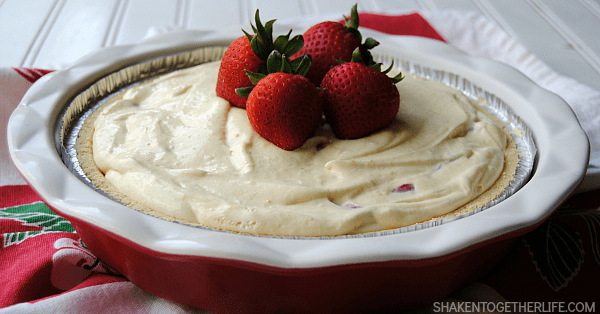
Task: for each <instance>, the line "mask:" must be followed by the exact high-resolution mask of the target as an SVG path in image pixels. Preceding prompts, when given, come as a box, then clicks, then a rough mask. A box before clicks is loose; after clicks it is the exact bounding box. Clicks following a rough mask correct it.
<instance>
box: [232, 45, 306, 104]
mask: <svg viewBox="0 0 600 314" xmlns="http://www.w3.org/2000/svg"><path fill="white" fill-rule="evenodd" d="M311 62H312V59H311V57H310V55H304V56H302V57H301V58H296V59H294V60H293V61H290V60H289V58H288V57H287V56H286V55H285V54H282V53H280V52H279V51H277V50H273V51H272V52H271V54H269V57H268V58H267V63H266V71H264V72H263V71H261V72H257V73H255V72H250V71H246V74H247V75H248V77H249V78H250V81H251V82H252V84H253V85H256V84H258V82H259V81H260V80H261V79H263V78H265V77H266V76H267V75H268V74H271V73H277V72H282V73H288V74H295V75H301V76H305V75H306V72H308V70H309V69H310V65H311ZM253 89H254V86H249V87H243V88H238V89H236V90H235V92H236V93H237V94H238V95H240V96H241V97H246V98H247V97H248V96H249V95H250V92H252V90H253Z"/></svg>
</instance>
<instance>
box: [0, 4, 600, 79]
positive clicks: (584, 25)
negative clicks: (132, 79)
mask: <svg viewBox="0 0 600 314" xmlns="http://www.w3.org/2000/svg"><path fill="white" fill-rule="evenodd" d="M357 2H358V7H359V10H361V11H366V12H382V13H383V12H403V11H415V10H436V9H454V10H467V11H475V12H477V13H479V14H481V15H483V16H485V17H486V18H488V19H489V20H492V21H495V22H496V23H497V24H498V25H500V26H501V27H502V28H503V29H504V30H505V31H506V32H507V33H508V34H510V35H511V36H513V37H514V38H516V39H517V40H518V41H519V42H521V43H522V44H523V45H524V46H525V47H527V48H528V49H529V50H530V51H531V52H532V53H534V54H535V55H537V56H538V57H539V58H540V59H541V60H543V61H544V62H545V63H547V64H548V65H549V66H550V67H551V68H553V69H554V70H555V71H557V72H558V73H560V74H562V75H566V76H569V77H572V78H575V79H576V80H578V81H580V82H582V83H585V84H587V85H589V86H591V87H593V88H595V89H597V90H600V35H599V33H600V0H515V1H506V0H452V1H450V0H358V1H357V0H335V1H319V0H279V1H276V0H218V1H214V0H210V1H207V0H103V1H97V0H0V66H1V67H35V68H45V69H58V68H63V67H65V66H68V65H69V64H70V63H72V62H73V61H75V60H77V59H78V58H80V57H81V56H83V55H85V54H86V53H88V52H90V51H93V50H96V49H98V48H101V47H105V46H111V45H119V44H129V43H135V42H138V41H140V40H142V39H143V38H144V37H145V35H146V34H147V32H148V30H149V28H150V27H157V26H168V27H175V28H181V29H206V30H210V29H219V28H223V27H228V28H229V27H237V26H239V27H240V28H243V27H244V28H247V27H248V25H249V21H250V19H251V18H252V17H253V15H254V11H255V9H256V8H259V9H260V12H261V19H263V20H264V21H266V20H269V19H273V18H277V19H279V20H285V19H286V18H297V17H298V16H301V17H307V18H314V17H319V16H321V15H328V14H331V13H339V14H340V16H341V14H348V11H349V8H350V7H351V6H352V5H353V4H354V3H357Z"/></svg>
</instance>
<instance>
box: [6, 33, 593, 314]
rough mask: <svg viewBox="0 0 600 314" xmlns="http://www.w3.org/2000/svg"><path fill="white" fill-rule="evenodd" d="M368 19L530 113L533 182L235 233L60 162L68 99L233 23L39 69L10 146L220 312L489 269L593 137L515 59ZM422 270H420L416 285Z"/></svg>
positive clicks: (129, 260)
mask: <svg viewBox="0 0 600 314" xmlns="http://www.w3.org/2000/svg"><path fill="white" fill-rule="evenodd" d="M362 32H363V34H364V35H365V36H372V37H376V38H378V39H379V40H380V41H381V42H382V43H383V44H382V45H381V46H380V47H377V48H376V49H375V51H374V53H375V52H379V53H384V54H394V55H401V56H402V58H404V59H406V60H410V61H411V62H414V63H418V64H423V65H427V66H428V67H430V68H433V69H441V70H444V71H448V72H450V73H457V74H460V75H461V76H462V77H464V78H467V79H469V80H470V81H472V82H477V85H478V86H479V87H481V88H482V89H484V90H486V91H489V92H491V93H493V94H494V95H497V96H498V97H500V98H502V99H503V101H504V102H505V103H506V104H508V106H509V107H510V108H511V109H512V111H513V112H514V113H515V114H516V115H517V116H519V117H520V118H521V119H522V120H523V121H524V122H525V123H526V124H527V125H528V126H529V127H530V129H531V131H532V133H533V136H534V139H535V142H536V147H537V156H536V160H535V170H534V173H533V174H532V176H531V178H530V180H529V182H527V183H526V184H525V185H524V186H523V187H522V188H521V189H520V190H519V191H517V192H516V193H514V194H513V195H512V196H510V197H508V198H507V199H506V200H504V201H502V202H501V203H499V204H497V205H495V206H493V207H492V208H489V209H487V210H485V211H482V212H479V213H477V214H475V215H471V216H469V217H466V218H464V219H458V220H455V221H452V222H450V223H446V224H441V225H439V226H436V227H432V228H426V229H422V230H416V231H413V232H406V233H400V234H393V235H386V236H378V237H362V238H332V239H281V238H269V237H258V236H247V235H239V234H234V233H229V232H220V231H213V230H206V229H201V228H195V227H192V226H186V225H183V224H178V223H174V222H169V221H166V220H162V219H159V218H156V217H153V216H150V215H146V214H143V213H140V212H138V211H136V210H133V209H130V208H127V207H125V206H124V205H121V204H118V203H116V202H114V201H113V200H111V199H109V198H106V197H105V196H103V195H101V194H99V193H97V192H96V191H94V190H93V189H91V188H90V187H88V186H87V185H86V184H84V183H83V182H81V181H80V180H79V179H78V178H77V177H76V176H75V175H74V174H73V173H72V172H71V171H70V170H69V169H68V168H67V167H66V166H65V163H64V162H63V160H62V159H61V156H60V155H59V150H58V149H57V147H58V146H60V143H58V144H57V140H58V139H57V138H55V135H54V134H55V133H54V131H53V130H54V129H55V127H56V123H58V122H57V120H58V117H59V116H60V112H61V110H62V109H63V108H64V107H65V106H66V105H67V103H68V102H69V101H70V100H71V99H72V98H73V97H74V96H75V95H76V94H77V93H79V92H80V91H82V90H83V89H85V87H86V86H89V85H90V84H92V83H93V82H95V81H97V80H98V79H100V78H102V77H104V76H106V75H108V74H110V73H112V72H114V71H117V70H119V69H121V68H123V67H125V66H128V65H131V64H134V63H138V62H142V61H147V60H152V59H154V58H156V57H159V56H165V55H169V54H173V53H177V52H181V51H187V50H191V49H194V48H198V47H203V46H207V45H214V44H228V43H229V42H231V41H232V40H234V39H235V38H237V37H238V36H236V35H232V34H222V33H207V32H194V31H186V32H181V33H174V34H168V35H165V36H161V37H157V38H155V39H152V40H149V41H146V42H143V43H141V44H136V45H129V46H116V47H110V48H105V49H102V50H100V51H97V52H95V53H92V54H90V55H88V56H86V57H84V58H83V59H81V60H79V61H77V62H76V63H75V64H73V65H72V66H71V67H69V68H67V69H65V70H60V71H56V72H54V73H52V74H50V75H46V76H45V77H43V78H42V79H40V80H39V81H38V82H36V83H35V84H34V85H33V86H32V87H31V89H30V90H29V91H28V92H27V94H26V95H25V97H24V98H23V100H22V102H21V104H20V105H19V106H18V107H17V109H16V110H15V111H14V113H13V114H12V116H11V118H10V121H9V124H8V143H9V150H10V153H11V157H12V158H13V161H14V162H15V164H16V165H17V168H18V169H19V171H20V172H21V173H22V175H23V177H24V178H25V179H26V181H27V182H28V183H29V184H30V185H31V186H32V187H33V188H34V189H35V190H36V191H37V192H38V193H39V194H40V196H41V197H42V198H43V199H44V201H45V202H46V203H47V204H48V205H49V206H50V207H51V208H53V209H54V210H55V211H56V212H57V213H59V214H61V215H63V216H65V217H67V218H68V219H70V220H71V221H72V222H73V225H74V226H75V228H76V229H77V232H78V233H79V234H80V235H81V237H82V239H83V240H84V242H85V243H86V245H88V246H89V247H90V249H91V250H92V251H93V252H94V253H96V254H97V255H98V257H100V258H101V259H102V260H103V261H104V262H105V263H107V264H108V265H109V266H111V267H113V268H115V269H116V270H118V271H119V272H121V273H122V274H124V275H125V276H127V277H128V278H129V279H130V280H131V281H132V282H133V283H135V284H137V285H138V286H140V287H142V288H143V289H146V290H148V291H150V292H152V293H154V294H157V295H159V296H161V297H165V298H167V299H170V300H173V301H176V302H181V303H186V304H190V305H193V306H198V307H202V308H204V309H206V310H209V311H214V312H221V311H229V310H231V309H235V308H238V309H251V311H260V312H269V311H271V312H280V311H282V309H287V310H290V307H291V308H293V309H296V307H297V309H298V310H299V311H303V310H306V311H310V310H317V309H318V310H325V309H327V308H329V309H331V310H335V311H343V310H344V309H353V310H356V309H361V308H363V309H367V308H368V309H375V308H377V307H381V308H382V309H389V308H390V307H391V308H395V309H399V308H410V307H415V306H420V305H422V304H426V303H427V302H432V301H435V300H437V299H439V298H443V297H445V296H447V295H448V294H449V293H450V292H451V291H452V290H453V289H456V288H457V287H459V286H460V285H462V284H464V283H466V282H468V281H469V280H473V279H475V278H477V277H478V276H479V275H481V274H482V273H484V272H485V271H487V270H488V269H489V268H490V267H492V266H493V265H494V264H495V262H497V261H498V260H499V258H501V257H502V255H503V254H504V252H506V250H507V249H508V248H509V247H510V245H511V244H512V242H514V240H515V239H516V237H518V236H519V235H522V234H524V233H526V232H528V231H530V230H531V229H532V228H534V227H535V226H537V225H539V224H541V223H542V222H543V221H544V220H545V219H546V218H547V217H548V216H549V215H551V214H552V212H553V211H554V210H555V209H556V208H557V207H558V206H559V205H560V203H561V202H562V201H564V200H565V199H566V198H567V197H568V196H569V195H570V194H571V192H572V191H573V190H574V189H575V188H576V187H577V186H578V184H579V183H580V182H581V180H582V178H583V176H584V174H585V171H586V167H587V163H588V155H589V144H588V140H587V137H586V135H585V133H584V131H583V130H582V129H581V127H580V126H579V123H578V121H577V120H576V118H575V115H574V114H573V112H572V111H571V109H570V107H569V106H568V105H567V104H566V103H565V102H564V101H563V100H562V99H561V98H559V97H558V96H556V95H554V94H552V93H550V92H548V91H546V90H544V89H542V88H540V87H539V86H537V85H535V84H534V83H533V82H531V81H530V80H529V79H527V78H526V77H525V76H524V75H523V74H521V73H520V72H518V71H516V70H515V69H513V68H511V67H508V66H506V65H503V64H500V63H497V62H493V61H490V60H483V59H476V58H472V57H469V56H467V55H465V54H464V53H462V52H459V51H458V50H456V49H454V48H452V47H451V46H449V45H446V44H444V43H441V42H438V41H434V40H429V39H424V38H418V37H404V36H386V35H382V34H379V33H375V32H370V31H368V30H364V31H362ZM371 33H373V34H371ZM463 265H471V266H470V267H468V268H467V267H464V266H463ZM365 276H367V277H368V279H364V278H363V277H365ZM440 276H444V280H443V282H445V283H444V284H442V285H440V284H438V283H439V282H440V281H439V279H440ZM361 278H363V279H361ZM415 281H418V282H419V283H418V284H417V285H412V284H411V283H414V282H415ZM332 282H335V284H333V283H332ZM407 285H410V286H407ZM252 287H255V288H254V289H253V288H252ZM379 287H382V288H379ZM381 289H387V290H384V291H386V292H382V290H381ZM252 290H256V291H252ZM376 290H378V291H376ZM400 294H401V295H404V297H398V296H399V295H400ZM374 298H377V299H376V300H377V303H376V304H375V303H373V302H374V300H375V299H374ZM269 300H270V301H269ZM273 300H277V301H273ZM344 300H345V301H344ZM267 301H269V302H270V303H269V302H267ZM228 309H229V310H228Z"/></svg>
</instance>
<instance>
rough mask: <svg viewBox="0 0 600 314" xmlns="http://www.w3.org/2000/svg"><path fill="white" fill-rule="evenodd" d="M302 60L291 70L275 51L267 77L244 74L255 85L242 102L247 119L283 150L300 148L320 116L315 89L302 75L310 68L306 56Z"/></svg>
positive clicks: (315, 127) (313, 129)
mask: <svg viewBox="0 0 600 314" xmlns="http://www.w3.org/2000/svg"><path fill="white" fill-rule="evenodd" d="M302 60H303V62H301V63H300V65H299V66H298V67H291V66H289V65H288V64H287V62H286V60H285V58H284V57H283V56H281V55H279V54H278V53H276V52H275V53H272V56H271V57H269V60H268V62H267V68H268V72H270V73H269V74H267V75H263V74H255V73H249V74H248V75H249V77H250V78H251V79H252V81H253V82H256V86H254V88H252V90H251V91H250V93H249V95H248V101H247V103H246V112H247V114H248V120H249V121H250V124H251V125H252V128H253V129H254V130H255V131H256V132H257V133H258V134H259V135H260V136H262V137H263V138H265V139H266V140H268V141H269V142H271V143H273V144H275V145H276V146H278V147H280V148H282V149H285V150H294V149H296V148H298V147H300V146H302V144H304V142H305V141H306V140H307V139H308V138H309V137H310V136H311V135H312V134H313V133H314V132H315V130H316V129H317V128H318V127H319V122H320V120H321V116H322V115H323V100H322V99H321V97H320V96H319V92H318V90H317V88H316V86H315V85H314V84H313V83H311V82H310V81H309V80H308V79H307V78H306V77H305V76H303V75H304V74H305V73H306V71H307V70H308V68H309V67H310V56H305V57H304V58H302ZM287 72H292V73H287ZM246 91H247V90H246ZM239 92H240V93H241V92H243V90H241V91H239Z"/></svg>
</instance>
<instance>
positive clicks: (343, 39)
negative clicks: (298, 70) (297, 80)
mask: <svg viewBox="0 0 600 314" xmlns="http://www.w3.org/2000/svg"><path fill="white" fill-rule="evenodd" d="M350 16H351V17H350V20H348V19H347V18H345V20H346V23H345V24H342V23H339V22H331V21H328V22H322V23H319V24H316V25H314V26H312V27H311V28H309V29H308V30H307V31H306V32H305V33H304V47H303V48H302V50H300V52H299V53H298V54H297V55H298V56H300V55H303V54H309V55H310V56H311V57H312V66H311V68H310V70H309V71H308V73H307V74H306V77H308V79H310V81H311V82H313V83H314V84H315V85H316V86H319V84H321V80H322V79H323V76H324V75H325V73H327V71H329V70H330V69H331V68H332V67H334V66H336V65H337V64H338V61H346V62H347V61H350V59H351V58H352V52H353V51H354V50H355V49H356V48H360V50H361V55H362V58H363V60H365V61H366V62H367V64H369V63H368V62H370V61H369V60H372V57H371V55H370V53H369V51H368V49H371V48H373V47H375V46H377V45H378V44H379V43H378V42H377V41H376V40H374V39H372V38H368V39H367V40H366V41H365V43H364V44H363V43H362V36H361V34H360V32H359V31H358V24H359V18H358V12H357V6H356V5H354V6H353V7H352V10H351V15H350Z"/></svg>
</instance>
